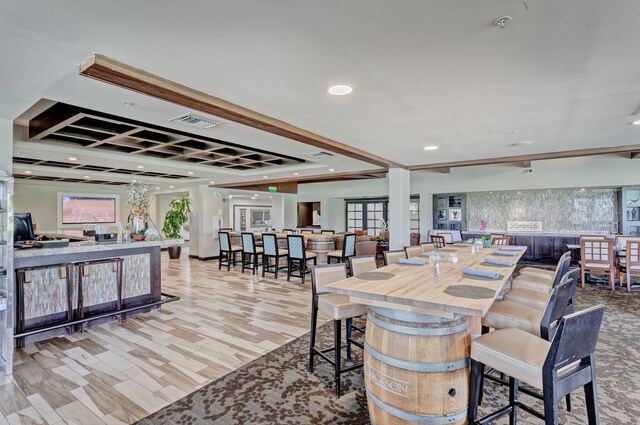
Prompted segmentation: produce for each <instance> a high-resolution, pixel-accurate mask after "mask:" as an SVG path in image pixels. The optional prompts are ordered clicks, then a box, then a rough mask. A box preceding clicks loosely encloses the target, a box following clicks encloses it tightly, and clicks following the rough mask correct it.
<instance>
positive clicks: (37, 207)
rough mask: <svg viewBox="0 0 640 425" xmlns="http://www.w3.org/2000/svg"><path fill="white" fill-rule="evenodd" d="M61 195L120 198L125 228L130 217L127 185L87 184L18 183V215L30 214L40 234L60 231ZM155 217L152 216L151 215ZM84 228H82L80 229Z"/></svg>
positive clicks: (16, 200)
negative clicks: (19, 213) (74, 194)
mask: <svg viewBox="0 0 640 425" xmlns="http://www.w3.org/2000/svg"><path fill="white" fill-rule="evenodd" d="M58 192H67V193H81V194H85V193H86V194H88V195H91V194H101V195H107V194H108V195H119V196H120V211H119V214H118V218H119V220H120V221H121V222H122V225H123V226H126V223H127V217H128V215H129V206H128V205H127V194H126V193H127V192H126V186H102V185H95V184H85V183H57V182H35V181H34V182H30V181H26V180H17V181H16V184H15V193H14V197H13V206H14V211H15V212H30V213H31V215H32V217H33V219H34V220H35V222H36V225H37V227H38V231H39V232H42V231H57V230H58V229H57V228H58V220H57V217H58ZM152 216H153V215H152ZM78 229H82V226H78Z"/></svg>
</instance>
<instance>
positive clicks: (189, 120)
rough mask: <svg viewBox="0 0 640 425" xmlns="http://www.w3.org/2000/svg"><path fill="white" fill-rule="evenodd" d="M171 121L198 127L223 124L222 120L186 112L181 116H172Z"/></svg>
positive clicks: (211, 126)
mask: <svg viewBox="0 0 640 425" xmlns="http://www.w3.org/2000/svg"><path fill="white" fill-rule="evenodd" d="M169 121H170V122H177V123H179V124H184V125H188V126H190V127H196V128H213V127H217V126H219V125H221V124H222V123H221V122H218V121H213V120H210V119H208V118H204V117H201V116H198V115H195V114H192V113H186V114H183V115H180V116H179V117H175V118H171V119H170V120H169Z"/></svg>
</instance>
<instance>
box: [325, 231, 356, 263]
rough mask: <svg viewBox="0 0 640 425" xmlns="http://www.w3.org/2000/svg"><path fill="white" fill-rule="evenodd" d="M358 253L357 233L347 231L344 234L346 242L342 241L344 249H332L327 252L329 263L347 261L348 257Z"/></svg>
mask: <svg viewBox="0 0 640 425" xmlns="http://www.w3.org/2000/svg"><path fill="white" fill-rule="evenodd" d="M355 254H356V234H355V233H347V234H346V235H344V242H343V243H342V249H341V250H340V249H337V250H335V251H330V252H329V253H328V254H327V263H329V264H331V263H333V262H334V260H335V262H336V263H345V262H346V261H347V258H349V257H353V256H354V255H355Z"/></svg>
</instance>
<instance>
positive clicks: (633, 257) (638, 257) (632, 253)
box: [626, 240, 640, 271]
mask: <svg viewBox="0 0 640 425" xmlns="http://www.w3.org/2000/svg"><path fill="white" fill-rule="evenodd" d="M626 249H627V263H626V266H627V267H628V268H629V270H634V267H638V266H640V241H636V240H630V241H627V248H626ZM635 270H637V271H640V269H635Z"/></svg>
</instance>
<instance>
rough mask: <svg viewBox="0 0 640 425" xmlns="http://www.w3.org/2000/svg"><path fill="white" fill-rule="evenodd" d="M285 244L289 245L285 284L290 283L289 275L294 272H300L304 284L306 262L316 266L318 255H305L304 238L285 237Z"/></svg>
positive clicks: (296, 236)
mask: <svg viewBox="0 0 640 425" xmlns="http://www.w3.org/2000/svg"><path fill="white" fill-rule="evenodd" d="M287 243H288V245H289V257H288V260H287V282H290V281H291V275H292V274H293V272H294V271H296V270H297V271H299V272H300V276H299V277H300V278H301V279H302V283H303V284H304V277H305V275H306V274H307V273H308V272H309V270H308V269H307V262H308V261H313V265H317V264H318V254H316V253H315V252H311V253H309V254H307V250H306V248H305V246H304V236H302V235H287Z"/></svg>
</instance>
